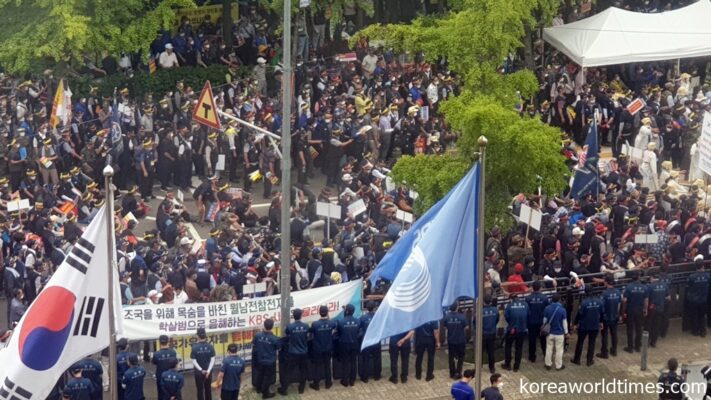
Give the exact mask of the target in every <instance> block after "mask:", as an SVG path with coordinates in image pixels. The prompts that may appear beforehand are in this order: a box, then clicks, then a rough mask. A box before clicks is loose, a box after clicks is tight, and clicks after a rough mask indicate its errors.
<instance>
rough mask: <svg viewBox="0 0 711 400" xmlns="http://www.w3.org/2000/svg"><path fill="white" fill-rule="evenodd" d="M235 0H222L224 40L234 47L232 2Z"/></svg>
mask: <svg viewBox="0 0 711 400" xmlns="http://www.w3.org/2000/svg"><path fill="white" fill-rule="evenodd" d="M233 2H234V0H222V40H223V41H224V43H225V45H226V46H227V47H228V48H230V47H232V3H233Z"/></svg>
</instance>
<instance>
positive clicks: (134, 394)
mask: <svg viewBox="0 0 711 400" xmlns="http://www.w3.org/2000/svg"><path fill="white" fill-rule="evenodd" d="M127 360H128V369H126V370H125V371H124V372H123V374H121V377H120V378H119V387H121V388H122V389H123V390H122V392H123V393H122V396H121V395H119V399H121V400H144V399H145V396H144V395H143V382H144V380H145V378H146V369H145V368H143V367H142V366H141V364H139V362H138V356H137V355H135V354H131V355H129V356H128V358H127Z"/></svg>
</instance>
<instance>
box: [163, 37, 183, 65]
mask: <svg viewBox="0 0 711 400" xmlns="http://www.w3.org/2000/svg"><path fill="white" fill-rule="evenodd" d="M158 64H159V65H160V67H161V68H177V67H179V66H180V64H179V63H178V57H177V56H176V55H175V53H174V52H173V45H172V44H170V43H168V44H166V45H165V51H164V52H162V53H160V56H158Z"/></svg>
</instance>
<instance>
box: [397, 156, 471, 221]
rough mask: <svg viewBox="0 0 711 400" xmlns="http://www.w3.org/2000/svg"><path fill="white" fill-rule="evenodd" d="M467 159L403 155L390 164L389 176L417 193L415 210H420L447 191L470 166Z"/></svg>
mask: <svg viewBox="0 0 711 400" xmlns="http://www.w3.org/2000/svg"><path fill="white" fill-rule="evenodd" d="M469 165H470V163H469V162H468V161H467V160H465V159H462V158H460V157H453V156H451V155H441V156H425V155H417V156H414V157H413V156H403V157H401V158H400V159H399V160H398V162H397V164H395V166H394V167H393V170H392V177H393V179H394V180H395V181H396V182H400V183H406V184H407V186H408V187H409V188H411V189H412V190H414V191H416V192H417V193H418V194H419V197H418V198H417V200H416V201H415V212H416V213H422V212H424V211H425V210H427V209H428V208H430V207H432V206H433V205H434V204H435V203H436V202H437V201H438V200H439V199H441V198H442V197H444V195H446V194H447V192H448V191H449V189H451V188H452V186H454V185H455V184H456V183H457V182H458V181H459V180H460V179H462V177H463V176H464V175H465V174H466V173H467V171H468V170H469Z"/></svg>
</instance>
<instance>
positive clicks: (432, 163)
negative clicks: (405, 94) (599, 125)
mask: <svg viewBox="0 0 711 400" xmlns="http://www.w3.org/2000/svg"><path fill="white" fill-rule="evenodd" d="M558 3H559V2H558V0H457V1H455V2H454V3H453V4H454V7H453V8H452V11H450V12H449V13H448V14H447V15H445V16H444V17H442V18H431V17H421V18H418V19H416V20H414V21H413V22H412V23H410V24H395V25H379V24H376V25H371V26H369V27H366V28H365V29H363V30H361V31H360V32H359V33H358V34H356V35H355V37H354V38H353V39H352V40H353V43H355V41H357V40H359V39H360V38H361V37H367V38H369V39H371V40H374V39H375V40H379V41H382V42H384V44H385V46H386V47H392V48H394V49H396V51H409V52H411V53H412V52H422V53H423V54H424V56H425V59H427V60H428V61H431V62H435V61H438V60H440V59H446V60H447V62H448V63H449V67H450V69H451V70H453V71H454V72H456V73H457V74H459V75H460V76H461V77H462V80H463V87H462V93H461V94H460V96H458V97H456V98H453V99H450V100H448V101H446V102H444V103H443V104H442V105H441V108H440V110H441V111H442V112H443V114H444V116H445V118H446V120H447V122H448V123H449V124H450V125H451V127H452V128H453V129H454V130H455V131H457V132H459V133H460V138H459V140H458V142H457V151H456V152H455V154H454V155H451V156H446V157H435V156H418V157H414V158H411V157H403V158H402V159H401V160H399V161H398V162H397V164H396V165H395V167H394V168H393V174H394V177H395V179H396V180H397V181H399V182H407V183H408V185H411V186H413V187H414V188H415V190H416V191H417V192H418V193H419V194H420V196H421V198H422V200H421V206H422V207H423V209H426V208H427V207H429V206H431V205H432V204H434V203H435V202H436V201H437V200H438V199H439V198H441V197H442V196H444V195H445V194H446V193H447V191H448V190H449V189H450V188H451V187H452V186H453V185H454V184H455V183H456V182H457V181H458V180H459V179H460V178H461V177H462V176H463V175H464V174H465V172H466V170H467V169H468V168H469V166H470V165H471V164H472V163H473V162H474V161H475V160H476V158H477V157H478V156H477V155H476V152H478V150H479V147H478V144H477V140H478V138H479V136H481V135H484V136H486V137H487V138H488V139H489V146H488V148H487V158H486V164H487V165H486V220H487V225H489V226H490V225H492V224H494V223H497V222H500V221H501V220H502V219H504V218H505V216H506V215H507V207H506V206H507V203H508V202H509V201H510V199H511V196H512V195H515V194H516V193H519V192H533V191H535V190H536V189H537V187H538V185H539V183H540V184H541V186H542V189H543V190H544V191H546V192H548V193H559V192H560V191H561V190H562V189H563V187H564V185H565V182H564V180H563V177H564V175H565V174H566V172H567V170H566V168H565V166H564V164H563V160H562V156H561V155H560V151H559V150H560V136H559V132H558V131H557V130H556V129H555V128H551V127H549V126H547V125H544V124H543V123H542V122H541V121H540V120H538V119H530V118H527V117H521V116H520V115H519V114H518V112H517V111H516V109H515V106H516V105H518V104H520V103H521V101H522V99H526V98H530V97H531V96H532V95H533V94H534V93H535V92H536V90H538V82H537V80H536V77H535V76H534V74H533V73H532V72H531V71H525V70H524V71H519V72H516V73H513V74H502V73H501V65H502V64H503V61H504V59H505V58H506V57H508V56H509V55H510V54H513V53H515V52H516V51H517V50H518V49H519V48H521V47H522V46H523V40H522V39H523V37H524V36H525V35H526V33H527V32H529V31H530V30H532V29H535V28H536V27H537V26H538V25H539V24H540V23H543V22H546V21H548V20H550V19H551V18H552V17H553V15H554V13H555V12H556V9H557V6H558ZM462 166H464V167H462ZM539 177H540V178H542V179H539Z"/></svg>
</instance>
